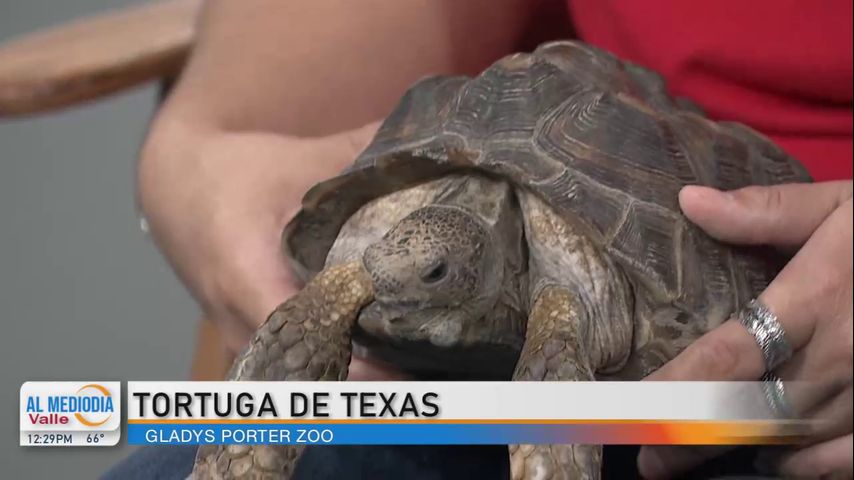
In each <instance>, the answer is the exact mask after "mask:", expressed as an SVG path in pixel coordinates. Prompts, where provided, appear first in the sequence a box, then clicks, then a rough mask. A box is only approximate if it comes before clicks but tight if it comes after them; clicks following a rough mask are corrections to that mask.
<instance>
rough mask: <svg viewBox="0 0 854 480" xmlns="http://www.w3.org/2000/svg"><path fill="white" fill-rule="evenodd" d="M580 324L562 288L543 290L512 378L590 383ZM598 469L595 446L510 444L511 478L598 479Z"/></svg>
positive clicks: (570, 298)
mask: <svg viewBox="0 0 854 480" xmlns="http://www.w3.org/2000/svg"><path fill="white" fill-rule="evenodd" d="M581 322H582V318H581V312H579V308H578V305H577V303H576V302H575V300H574V296H573V295H572V294H571V293H570V292H569V291H568V290H566V289H565V288H562V287H555V286H550V287H546V288H544V289H543V291H542V292H541V293H540V295H539V296H538V297H537V300H536V301H535V302H534V306H533V307H532V308H531V314H530V316H529V317H528V331H527V334H526V340H525V345H524V347H523V348H522V354H521V355H520V357H519V363H518V364H517V365H516V372H515V373H514V374H513V380H521V381H555V380H557V381H571V380H593V379H594V377H593V373H594V372H593V369H592V368H591V366H590V362H589V359H588V354H587V351H586V347H585V342H584V333H583V325H582V323H581ZM567 401H570V400H567ZM601 465H602V447H601V446H599V445H511V446H510V471H511V477H512V478H513V480H535V479H537V480H539V479H555V480H560V479H572V480H577V479H598V478H599V474H600V470H601Z"/></svg>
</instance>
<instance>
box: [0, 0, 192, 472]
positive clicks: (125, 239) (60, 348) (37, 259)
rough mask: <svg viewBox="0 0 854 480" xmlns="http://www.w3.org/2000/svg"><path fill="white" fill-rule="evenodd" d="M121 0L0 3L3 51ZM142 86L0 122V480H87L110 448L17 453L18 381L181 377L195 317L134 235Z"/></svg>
mask: <svg viewBox="0 0 854 480" xmlns="http://www.w3.org/2000/svg"><path fill="white" fill-rule="evenodd" d="M131 3H138V2H128V1H120V0H62V1H57V0H0V42H2V41H4V40H7V39H9V38H12V37H14V36H17V35H20V34H23V33H26V32H30V31H33V30H35V29H38V28H42V27H46V26H49V25H55V24H59V23H62V22H64V21H67V20H69V19H71V18H75V17H78V16H81V15H86V14H91V13H95V12H101V11H104V10H107V9H110V8H115V7H120V6H123V5H128V4H131ZM154 105H155V90H154V89H153V88H151V87H148V88H144V89H142V90H136V91H134V92H131V93H128V94H124V95H121V96H118V97H113V98H110V99H108V100H107V101H104V102H101V103H97V104H94V105H88V106H85V107H82V108H76V109H73V110H68V111H64V112H62V113H59V114H51V115H47V116H39V117H34V118H28V119H24V120H15V121H8V120H0V466H2V467H0V472H2V473H0V476H2V477H3V478H10V479H12V478H15V479H18V478H54V477H59V478H69V479H74V478H81V479H82V478H95V477H96V476H97V475H98V474H99V473H101V472H103V471H104V470H105V469H106V468H108V467H109V466H111V465H113V464H114V463H116V462H117V461H118V460H120V459H121V458H122V457H124V456H125V455H127V454H128V453H129V452H130V451H131V449H130V448H129V447H127V446H124V447H116V448H103V449H95V448H85V449H81V448H70V449H69V448H65V449H63V448H23V447H19V446H18V388H19V387H20V384H21V383H22V382H24V381H25V380H78V379H96V380H102V379H103V380H127V379H137V380H180V379H185V378H187V375H188V372H189V364H190V357H191V346H192V341H193V331H194V330H193V329H194V326H195V319H196V317H197V310H196V307H195V305H194V304H193V302H192V301H191V299H190V298H189V297H188V295H187V294H186V292H185V290H184V289H183V287H182V286H181V285H180V284H179V283H178V281H177V280H176V279H175V277H174V275H173V274H172V272H171V270H170V269H169V267H168V266H167V265H166V263H165V262H164V261H163V260H162V258H161V257H160V255H159V254H158V252H157V250H156V249H155V247H154V245H153V244H152V243H151V241H150V240H148V239H147V238H146V237H145V236H144V235H143V234H142V233H141V232H140V230H139V226H138V222H137V219H136V209H135V204H134V198H133V191H134V190H133V189H134V169H135V168H134V164H135V161H136V160H135V159H136V154H137V150H138V148H139V145H140V143H141V141H142V138H143V135H144V133H145V129H146V125H147V123H148V121H149V119H150V117H151V115H152V112H153V108H154Z"/></svg>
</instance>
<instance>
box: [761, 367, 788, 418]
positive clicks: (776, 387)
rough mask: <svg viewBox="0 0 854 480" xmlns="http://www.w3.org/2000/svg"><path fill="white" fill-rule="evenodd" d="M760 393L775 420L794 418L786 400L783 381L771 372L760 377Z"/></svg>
mask: <svg viewBox="0 0 854 480" xmlns="http://www.w3.org/2000/svg"><path fill="white" fill-rule="evenodd" d="M762 393H763V394H764V395H765V402H766V403H767V404H768V408H770V409H771V414H772V415H774V417H775V418H779V419H786V418H794V412H793V410H792V406H791V405H790V404H789V402H788V400H786V387H785V385H783V380H782V379H781V378H780V377H778V376H777V375H776V374H774V373H773V372H768V373H766V374H765V375H763V376H762Z"/></svg>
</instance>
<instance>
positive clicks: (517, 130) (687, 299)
mask: <svg viewBox="0 0 854 480" xmlns="http://www.w3.org/2000/svg"><path fill="white" fill-rule="evenodd" d="M462 169H474V170H477V171H480V172H483V173H486V174H489V175H493V176H500V177H502V178H505V179H507V180H508V181H510V182H512V183H513V184H514V185H516V187H517V188H522V189H527V190H528V191H531V192H533V193H534V194H536V195H537V196H538V197H539V198H541V199H542V200H543V201H545V202H546V203H547V204H548V205H550V206H551V208H553V209H554V211H555V212H557V213H558V214H559V215H560V216H561V217H563V218H565V219H568V220H571V221H572V222H573V224H576V225H582V228H585V229H587V230H588V232H587V233H588V235H589V236H590V237H591V239H592V240H593V241H594V242H596V244H597V245H599V246H600V247H601V248H602V249H604V250H605V251H606V252H608V253H609V254H610V255H611V256H612V257H613V258H614V259H616V261H617V262H618V264H619V265H621V266H622V268H623V269H624V271H625V272H626V274H627V275H628V276H629V278H630V279H631V280H632V284H633V285H634V286H635V288H636V289H638V288H640V289H643V290H644V292H636V296H640V295H639V294H641V293H644V294H645V295H644V297H645V298H648V299H649V300H650V302H651V303H652V304H657V305H662V304H666V305H672V306H676V307H677V308H678V309H679V310H681V311H687V312H693V314H697V315H701V316H702V315H713V316H718V317H720V316H723V315H727V314H728V313H729V312H730V311H731V309H732V308H733V306H735V305H739V304H741V303H743V302H745V301H746V300H747V298H748V297H750V296H754V295H756V294H757V293H758V292H759V291H761V289H763V288H764V287H765V286H766V285H767V283H768V282H769V281H770V280H771V278H773V274H774V273H775V271H776V268H771V267H769V262H768V261H766V260H764V259H763V258H762V255H757V253H756V252H755V251H749V250H745V249H733V248H730V247H727V246H723V245H720V244H718V243H717V242H715V241H714V240H712V239H711V238H709V237H708V236H706V235H705V234H703V233H702V232H701V231H700V230H699V229H697V228H696V227H694V226H693V225H691V224H689V223H688V222H687V221H686V219H685V218H684V216H683V215H682V213H681V212H680V209H679V205H678V197H677V194H678V192H679V190H680V188H681V187H682V186H684V185H689V184H699V185H707V186H712V187H716V188H720V189H726V190H729V189H735V188H740V187H744V186H747V185H768V184H775V183H787V182H802V181H809V176H808V175H807V173H806V171H805V170H804V169H803V167H802V166H801V165H799V164H798V163H797V162H796V161H795V160H793V159H792V158H791V157H789V156H788V155H786V154H785V153H784V152H783V151H782V150H781V149H780V148H778V147H777V146H775V145H774V144H773V143H772V142H771V141H769V140H768V139H767V138H765V137H763V136H762V135H760V134H759V133H757V132H755V131H753V130H751V129H749V128H748V127H745V126H743V125H740V124H737V123H729V122H714V121H711V120H709V119H707V118H705V117H704V116H703V114H702V112H700V111H699V109H697V108H696V107H695V106H693V105H692V104H691V103H690V102H689V101H686V100H681V99H674V98H672V97H670V96H669V95H668V94H667V92H666V88H665V84H664V81H663V80H662V78H661V77H660V76H658V75H657V74H656V73H654V72H652V71H650V70H647V69H645V68H643V67H640V66H638V65H635V64H632V63H630V62H626V61H621V60H619V59H617V58H616V57H614V56H613V55H611V54H609V53H607V52H605V51H602V50H599V49H597V48H594V47H592V46H589V45H586V44H583V43H579V42H570V41H562V42H555V43H548V44H544V45H542V46H540V47H539V48H537V49H536V50H535V51H534V52H532V53H523V54H515V55H511V56H508V57H505V58H503V59H501V60H500V61H498V62H497V63H495V64H494V65H492V66H491V67H490V68H488V69H487V70H486V71H484V72H483V73H482V74H480V75H479V76H477V77H475V78H467V77H461V76H441V77H432V78H427V79H425V80H422V81H420V82H419V83H417V84H416V85H415V86H413V87H412V88H411V89H410V90H409V91H408V92H407V93H406V94H405V95H404V97H403V98H402V99H401V101H400V103H399V104H398V105H397V107H396V108H395V110H394V111H393V112H392V114H391V115H390V116H389V117H388V118H387V119H386V120H385V122H384V123H383V125H382V127H381V128H380V130H379V132H378V133H377V134H376V137H375V138H374V140H373V142H372V143H371V144H370V146H369V147H368V148H367V149H366V150H365V151H364V152H363V153H362V154H361V155H359V157H358V158H357V159H356V160H355V163H354V164H353V165H352V166H351V167H350V168H349V169H348V170H346V171H345V172H344V173H343V174H342V175H340V176H338V177H336V178H334V179H332V180H329V181H326V182H323V183H320V184H318V185H316V186H315V187H314V188H313V189H311V190H310V191H309V192H308V194H307V195H306V196H305V198H304V202H303V209H302V211H301V212H300V213H299V214H298V215H297V216H296V217H295V218H294V220H293V221H292V222H291V223H290V224H289V225H288V227H287V228H286V230H285V234H284V238H283V241H284V247H285V251H286V253H287V255H288V256H289V257H290V258H291V259H292V260H293V262H294V264H295V267H296V268H297V271H299V272H301V273H302V275H303V276H304V277H306V278H307V277H310V276H311V275H313V274H314V273H316V272H318V271H319V270H321V269H322V268H323V266H324V262H325V259H326V254H327V252H328V251H329V249H330V247H331V246H332V244H333V242H334V240H335V237H336V235H337V234H338V231H339V229H340V228H341V226H342V224H343V223H344V222H345V221H346V220H347V218H348V217H350V215H352V214H353V213H354V212H355V211H356V210H358V209H359V208H360V207H361V206H362V205H364V204H365V203H366V202H368V201H370V200H372V199H374V198H377V197H380V196H382V195H385V194H388V193H390V192H394V191H397V190H400V189H404V188H407V187H410V186H413V185H415V184H418V183H421V182H425V181H428V180H431V179H434V178H436V177H438V176H442V175H445V174H447V173H449V172H456V171H459V170H462ZM713 310H714V312H713ZM715 312H717V313H715Z"/></svg>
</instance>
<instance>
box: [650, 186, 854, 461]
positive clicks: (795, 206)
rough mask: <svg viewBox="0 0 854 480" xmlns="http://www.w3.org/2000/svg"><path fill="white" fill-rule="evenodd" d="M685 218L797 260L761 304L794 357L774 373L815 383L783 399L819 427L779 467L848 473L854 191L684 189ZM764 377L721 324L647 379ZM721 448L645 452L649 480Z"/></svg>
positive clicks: (742, 335)
mask: <svg viewBox="0 0 854 480" xmlns="http://www.w3.org/2000/svg"><path fill="white" fill-rule="evenodd" d="M679 202H680V205H681V207H682V210H683V212H684V213H685V215H686V216H687V217H688V218H689V219H690V220H691V221H692V222H694V223H695V224H697V225H698V226H700V227H701V228H702V229H703V230H705V231H706V232H707V233H708V234H710V235H711V236H713V237H715V238H717V239H719V240H721V241H724V242H729V243H736V244H768V245H773V246H776V247H778V248H781V249H791V250H797V253H796V254H795V256H794V257H793V258H792V260H791V261H790V262H789V263H788V265H786V267H785V268H784V269H783V270H782V271H781V272H780V273H779V275H778V276H777V278H775V279H774V281H773V282H772V283H771V284H770V285H769V286H768V288H767V289H766V290H765V291H764V292H763V293H762V294H761V295H760V296H759V300H760V301H761V302H762V303H763V304H765V305H766V306H767V307H768V308H769V309H770V310H771V311H772V312H773V313H774V314H776V315H777V317H778V319H779V322H780V324H781V325H782V326H783V328H784V329H785V332H786V338H787V340H788V341H789V343H790V344H791V345H792V348H793V350H794V355H793V357H792V358H791V359H790V360H789V361H787V362H785V363H784V364H783V365H782V366H781V367H779V368H777V369H776V374H777V375H778V376H779V377H780V378H782V379H783V380H784V381H786V382H790V381H805V382H811V388H810V389H809V391H807V390H804V391H791V392H787V394H788V393H791V395H787V401H788V403H789V404H790V405H791V407H792V408H793V410H794V412H795V413H796V414H798V415H799V416H801V417H802V418H807V419H814V420H821V422H820V423H817V424H816V425H817V427H816V428H815V430H814V431H813V434H812V435H811V436H810V438H809V439H808V440H807V441H806V443H805V444H803V445H800V446H799V447H798V448H797V449H796V450H795V451H793V452H792V453H790V454H788V455H786V456H785V457H783V459H782V460H781V461H780V462H779V464H778V465H777V467H778V468H779V470H780V473H781V474H783V475H785V476H792V477H798V478H801V477H808V478H817V477H824V476H826V475H830V474H836V475H840V474H841V475H844V476H845V477H847V478H850V477H851V475H852V433H851V432H852V184H851V182H850V181H843V182H828V183H819V184H793V185H779V186H772V187H748V188H744V189H741V190H736V191H732V192H720V191H717V190H714V189H710V188H705V187H686V188H684V189H683V190H682V191H681V192H680V195H679ZM764 370H765V364H764V360H763V356H762V353H761V351H760V349H759V347H758V346H757V344H756V340H755V339H754V337H753V336H752V335H751V334H750V333H748V331H747V330H746V329H745V328H744V327H743V326H742V325H741V324H740V323H739V322H737V321H729V322H725V323H724V324H723V325H721V326H720V327H718V328H717V329H715V330H713V331H711V332H709V333H707V334H706V335H704V336H703V337H701V338H700V339H698V340H697V341H696V342H694V343H693V344H691V345H690V346H689V347H688V348H686V349H685V351H683V352H682V353H681V354H680V355H678V356H677V357H676V358H675V359H673V360H672V361H671V362H669V363H668V364H666V365H664V366H663V367H662V368H661V369H659V370H658V371H657V372H655V373H653V374H652V375H650V376H649V377H647V380H707V381H716V380H720V381H726V380H757V379H759V378H760V377H761V376H762V374H763V372H764ZM716 452H719V450H715V449H712V450H709V449H684V448H679V447H644V448H642V449H641V453H640V456H639V457H638V467H639V469H640V472H641V474H642V475H643V476H644V477H646V478H668V477H670V476H673V475H676V474H678V473H680V472H682V471H684V470H687V469H689V468H691V467H693V466H696V465H698V464H699V463H701V462H702V461H704V460H706V459H707V458H708V457H709V456H710V455H713V454H714V453H716Z"/></svg>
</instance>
